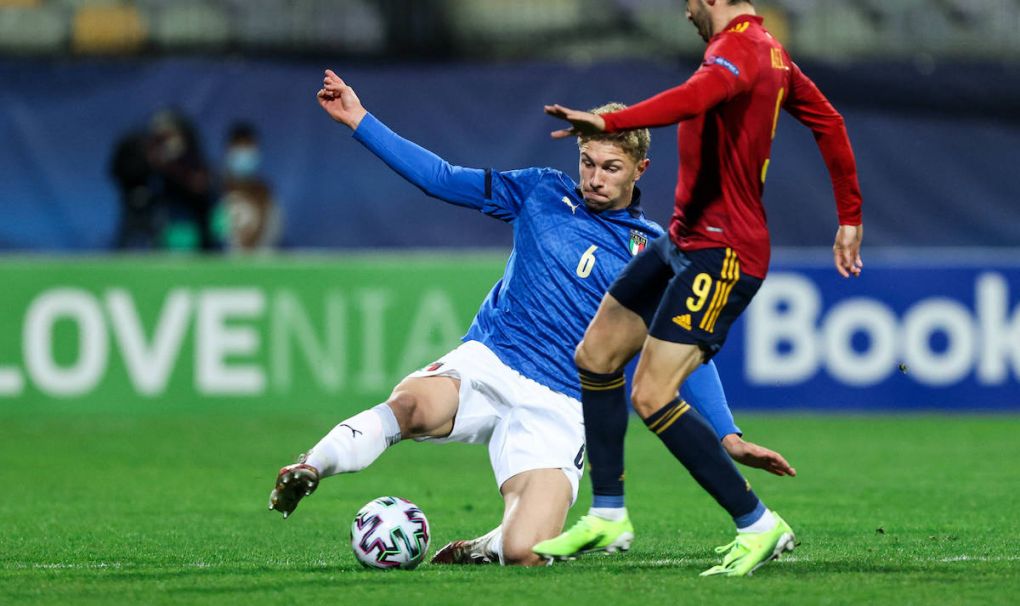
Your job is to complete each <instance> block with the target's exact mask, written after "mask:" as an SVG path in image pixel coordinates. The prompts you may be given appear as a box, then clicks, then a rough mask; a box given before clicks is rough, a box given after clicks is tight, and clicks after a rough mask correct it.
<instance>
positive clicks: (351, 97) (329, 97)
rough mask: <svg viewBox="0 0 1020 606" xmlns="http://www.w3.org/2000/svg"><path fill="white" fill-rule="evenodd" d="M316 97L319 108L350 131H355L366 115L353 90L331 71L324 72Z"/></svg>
mask: <svg viewBox="0 0 1020 606" xmlns="http://www.w3.org/2000/svg"><path fill="white" fill-rule="evenodd" d="M316 97H317V98H318V100H319V106H320V107H322V109H324V110H326V113H327V114H329V117H330V118H333V119H334V120H336V121H337V122H339V123H341V124H344V125H346V126H347V127H348V128H350V129H351V130H357V128H358V125H359V124H361V121H362V119H364V117H365V116H366V115H367V114H368V110H366V109H365V108H364V107H363V106H362V105H361V100H360V99H358V95H357V94H356V93H355V92H354V89H353V88H351V87H350V86H347V83H346V82H344V81H343V79H342V78H341V77H340V76H338V75H336V72H334V71H333V70H331V69H327V70H326V73H325V75H324V76H323V78H322V88H321V89H319V93H318V95H316Z"/></svg>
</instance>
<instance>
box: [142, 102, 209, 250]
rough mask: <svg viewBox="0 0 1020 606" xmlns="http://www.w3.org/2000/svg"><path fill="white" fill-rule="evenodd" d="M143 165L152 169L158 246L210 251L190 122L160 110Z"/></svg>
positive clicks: (205, 193)
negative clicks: (160, 222) (160, 224)
mask: <svg viewBox="0 0 1020 606" xmlns="http://www.w3.org/2000/svg"><path fill="white" fill-rule="evenodd" d="M146 159H147V160H148V162H149V166H150V167H151V168H152V171H153V175H154V179H153V185H154V190H155V195H156V196H158V200H157V204H159V205H160V206H162V209H161V210H162V211H164V212H165V215H166V221H165V226H164V228H163V233H162V240H163V245H164V247H166V248H168V249H171V250H196V249H201V250H206V251H208V250H212V249H214V248H215V247H216V242H215V240H214V239H213V236H212V229H211V223H210V221H211V214H212V205H213V200H214V196H213V192H212V179H211V178H210V174H209V169H208V167H207V166H206V163H205V157H204V155H203V154H202V149H201V145H200V143H199V140H198V136H197V134H196V132H195V129H194V127H193V126H192V124H191V121H190V120H188V119H187V118H186V117H185V116H184V115H182V114H181V113H179V112H177V111H175V110H163V111H160V112H158V113H157V114H156V115H155V116H153V118H152V121H151V123H150V125H149V140H148V145H147V148H146Z"/></svg>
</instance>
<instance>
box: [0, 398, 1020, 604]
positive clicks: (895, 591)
mask: <svg viewBox="0 0 1020 606" xmlns="http://www.w3.org/2000/svg"><path fill="white" fill-rule="evenodd" d="M739 416H740V417H741V418H740V421H741V422H742V425H743V427H744V429H745V431H747V432H748V437H749V438H751V439H755V440H758V441H760V442H761V443H763V444H767V445H770V446H772V447H774V448H776V449H779V450H781V451H782V452H783V453H784V454H786V455H787V456H788V458H789V459H790V460H791V462H792V463H793V464H794V465H795V466H796V467H797V469H798V471H799V474H800V476H799V477H797V478H795V479H789V478H773V477H771V476H767V475H765V474H764V473H762V472H758V471H753V470H751V471H748V477H749V479H750V480H751V481H752V483H753V484H754V486H755V488H756V490H757V491H758V492H759V494H760V495H761V496H762V497H763V498H764V499H765V500H766V502H767V503H768V504H769V505H770V506H771V507H773V508H774V509H776V510H777V511H779V512H780V513H781V514H783V515H784V517H785V518H786V519H787V520H788V521H789V522H790V523H791V525H792V526H793V527H794V529H795V530H796V531H797V533H798V539H799V541H800V546H799V547H798V549H797V550H796V551H795V552H794V553H793V554H791V555H790V556H789V557H788V558H784V560H781V561H779V562H776V563H773V564H770V565H768V566H766V567H765V568H763V569H761V570H760V571H759V572H758V573H757V574H756V575H755V576H754V577H752V578H750V579H718V578H714V579H702V578H699V577H698V572H699V571H701V570H702V569H704V568H707V567H708V566H709V565H711V564H712V563H713V562H714V558H715V556H714V554H713V553H712V548H713V547H715V546H716V545H721V544H724V543H726V542H728V541H729V540H730V539H731V538H732V530H731V526H730V522H729V521H728V520H727V519H726V517H725V515H724V514H722V513H721V511H719V510H718V509H717V508H716V507H715V505H714V503H712V502H711V501H710V499H709V498H708V497H707V496H705V495H704V494H703V493H702V492H701V491H700V490H699V489H698V488H697V487H696V486H695V484H694V483H693V481H692V480H691V479H690V478H689V476H688V475H687V474H686V472H684V471H683V469H682V468H681V467H680V466H679V464H677V463H676V462H675V461H673V460H672V459H671V458H669V457H668V454H667V452H666V451H665V449H664V448H663V447H662V446H661V444H659V443H658V442H657V441H656V440H655V439H654V437H653V436H652V435H651V434H649V433H648V432H647V431H645V430H644V429H642V428H641V427H640V423H638V422H632V426H631V433H630V437H629V441H628V451H627V456H628V466H627V474H628V476H627V477H628V483H627V488H628V492H629V494H628V505H629V507H630V511H631V515H632V519H633V521H634V524H635V526H636V527H637V539H636V541H635V545H634V548H633V549H632V551H631V552H630V553H628V554H625V555H617V556H604V555H601V556H588V557H587V558H585V559H582V560H579V561H576V562H571V563H564V564H556V565H555V566H552V567H551V568H541V569H501V568H499V567H492V566H477V567H464V568H460V567H439V566H429V565H427V564H426V565H423V566H421V567H420V568H419V569H418V570H415V571H409V572H408V571H393V572H375V571H367V570H363V569H362V568H361V567H360V566H359V565H358V564H357V562H356V561H355V559H354V557H353V555H352V554H351V553H350V550H349V547H348V544H347V536H348V529H349V524H350V521H351V518H352V516H353V514H354V512H355V511H356V510H357V509H358V508H359V507H360V506H361V505H362V504H364V503H365V502H367V501H368V500H370V499H371V498H374V497H376V496H381V495H387V494H395V495H398V496H404V497H406V498H409V499H411V500H413V501H415V502H416V503H418V504H419V505H420V506H421V507H422V508H423V510H424V511H425V512H426V514H427V515H428V517H429V520H430V522H431V524H432V530H433V543H432V548H431V549H430V552H434V550H435V549H436V548H438V547H439V546H441V545H443V544H444V543H445V542H446V541H448V540H451V539H455V538H466V537H471V536H475V535H477V534H480V533H482V532H485V531H487V530H489V529H490V528H491V527H492V526H493V525H494V524H495V523H496V522H497V521H498V519H499V515H500V513H501V510H502V504H501V501H500V499H499V497H498V494H497V491H496V488H495V486H494V485H493V481H492V477H491V472H490V471H489V468H488V461H487V457H486V453H485V449H484V448H480V447H470V446H463V445H452V446H438V445H421V444H414V443H404V444H400V445H398V446H397V447H395V448H394V449H392V450H391V451H389V452H387V453H386V454H384V455H383V457H382V458H381V459H380V460H379V461H378V462H377V464H376V465H375V466H373V467H372V468H370V469H369V470H367V471H365V472H362V473H360V474H356V475H349V476H341V477H336V478H331V479H328V480H326V481H325V482H324V483H323V485H322V486H321V487H320V489H319V491H318V492H317V493H316V494H315V495H313V496H312V497H311V498H309V499H308V500H306V501H305V502H304V503H302V505H301V507H300V508H299V509H298V511H297V512H296V513H295V515H294V516H293V517H292V518H291V519H289V520H286V521H284V520H282V519H281V518H280V516H279V515H278V514H276V513H271V512H269V511H267V510H266V500H267V496H268V493H269V490H270V488H271V485H272V481H273V479H274V477H275V473H276V470H277V468H278V467H279V466H280V465H282V464H284V463H287V462H289V461H290V460H291V458H292V457H293V456H294V455H295V454H296V453H297V452H299V451H300V450H301V449H303V448H305V447H307V446H309V445H311V444H312V443H314V441H315V440H317V439H318V438H319V436H320V435H321V434H323V433H324V432H325V431H327V430H328V429H329V428H330V427H332V425H333V424H335V423H336V422H337V421H338V419H337V418H335V417H333V416H330V415H323V414H319V413H316V414H312V415H290V416H285V415H282V414H280V413H267V412H227V411H220V412H211V413H208V414H190V415H185V414H155V413H150V414H147V415H139V416H126V415H119V416H116V415H99V414H64V415H56V414H35V415H32V414H27V413H18V414H13V413H7V414H4V415H3V416H0V486H2V487H3V494H2V497H0V604H22V603H51V604H119V603H143V604H159V603H186V604H245V605H251V604H256V603H263V604H271V603H277V604H282V603H288V604H290V603H294V604H367V603H372V604H382V603H386V604H402V605H403V604H407V605H410V604H486V605H488V604H520V603H531V604H565V605H583V604H637V603H640V604H677V603H688V604H699V603H717V602H718V603H721V602H723V601H726V603H729V604H738V603H739V604H774V603H780V604H784V603H813V604H873V603H887V604H955V603H972V604H992V603H1004V604H1005V603H1016V600H1018V599H1020V598H1018V597H1017V596H1018V595H1020V573H1018V570H1020V522H1018V518H1020V498H1018V495H1020V473H1018V466H1020V464H1018V461H1020V440H1017V439H1016V435H1017V433H1018V430H1020V418H1018V417H1015V416H1000V417H968V416H956V417H951V416H945V417H943V416H917V417H890V416H803V415H797V416H792V415H791V416H786V415H769V416H761V415H739ZM586 484H587V482H586V481H585V482H582V486H583V489H582V493H581V496H580V498H579V503H580V504H579V506H578V507H577V508H575V510H574V511H572V512H571V515H570V519H569V522H572V521H573V520H574V519H576V517H577V516H578V515H579V513H580V512H581V511H583V509H584V508H586V507H587V505H588V503H589V501H590V497H589V491H588V489H587V486H586Z"/></svg>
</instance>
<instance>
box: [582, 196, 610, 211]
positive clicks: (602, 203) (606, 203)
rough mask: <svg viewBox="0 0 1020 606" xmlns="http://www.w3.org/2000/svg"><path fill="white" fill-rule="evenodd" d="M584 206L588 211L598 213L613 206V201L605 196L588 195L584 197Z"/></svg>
mask: <svg viewBox="0 0 1020 606" xmlns="http://www.w3.org/2000/svg"><path fill="white" fill-rule="evenodd" d="M584 205H585V206H586V207H587V208H588V210H590V211H592V212H595V213H598V212H602V211H604V210H607V209H609V208H611V207H612V206H613V201H612V200H610V199H609V198H607V197H605V196H599V195H592V194H588V195H586V196H585V197H584Z"/></svg>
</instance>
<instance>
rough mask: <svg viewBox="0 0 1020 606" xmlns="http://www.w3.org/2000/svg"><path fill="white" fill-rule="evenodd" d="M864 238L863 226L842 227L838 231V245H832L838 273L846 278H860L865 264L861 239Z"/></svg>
mask: <svg viewBox="0 0 1020 606" xmlns="http://www.w3.org/2000/svg"><path fill="white" fill-rule="evenodd" d="M863 236H864V226H863V225H840V226H839V230H838V231H836V243H835V244H833V245H832V255H833V257H834V260H835V262H836V271H838V272H839V275H841V276H843V277H844V278H849V277H850V276H851V275H852V276H853V277H855V278H856V277H858V276H860V275H861V269H863V268H864V262H863V261H861V238H862V237H863Z"/></svg>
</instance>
